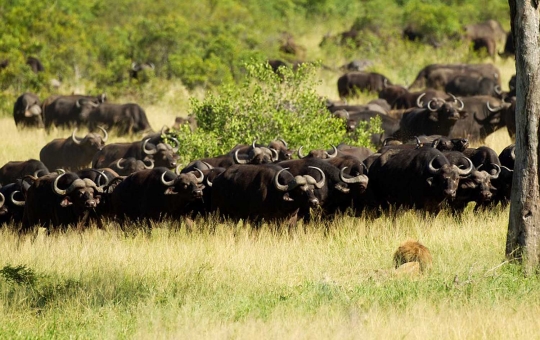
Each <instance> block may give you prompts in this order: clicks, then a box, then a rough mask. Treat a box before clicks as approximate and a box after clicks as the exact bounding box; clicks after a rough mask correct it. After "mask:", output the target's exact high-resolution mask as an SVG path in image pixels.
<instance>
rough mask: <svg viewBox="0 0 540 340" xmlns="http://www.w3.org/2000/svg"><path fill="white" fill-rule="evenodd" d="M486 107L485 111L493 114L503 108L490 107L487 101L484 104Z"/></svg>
mask: <svg viewBox="0 0 540 340" xmlns="http://www.w3.org/2000/svg"><path fill="white" fill-rule="evenodd" d="M486 106H487V109H488V110H489V112H493V113H495V112H499V111H501V110H502V108H503V107H502V105H501V106H500V107H496V108H493V107H491V105H490V104H489V100H488V101H487V102H486Z"/></svg>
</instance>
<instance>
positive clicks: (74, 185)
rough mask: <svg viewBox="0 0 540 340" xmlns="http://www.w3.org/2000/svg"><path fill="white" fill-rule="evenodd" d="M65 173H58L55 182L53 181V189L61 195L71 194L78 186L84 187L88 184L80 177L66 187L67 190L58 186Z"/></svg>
mask: <svg viewBox="0 0 540 340" xmlns="http://www.w3.org/2000/svg"><path fill="white" fill-rule="evenodd" d="M64 175H65V173H64V174H61V175H58V176H57V177H56V178H55V179H54V182H53V190H54V192H55V193H56V194H58V195H60V196H64V195H66V194H70V193H71V192H72V191H73V190H75V189H77V188H84V187H85V186H86V183H85V182H84V181H83V180H82V179H80V178H78V179H76V180H74V181H73V183H71V185H70V186H69V187H68V188H67V189H65V190H62V189H60V188H58V180H59V179H60V178H61V177H62V176H64Z"/></svg>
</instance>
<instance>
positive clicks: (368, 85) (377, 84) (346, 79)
mask: <svg viewBox="0 0 540 340" xmlns="http://www.w3.org/2000/svg"><path fill="white" fill-rule="evenodd" d="M387 85H392V83H391V82H390V80H389V79H388V78H387V77H385V76H383V75H382V74H379V73H375V72H349V73H346V74H344V75H342V76H341V77H339V79H338V81H337V87H338V93H339V96H340V97H341V98H346V97H352V96H354V95H355V94H356V92H358V91H367V92H376V93H378V92H379V91H381V90H382V89H383V88H384V87H386V86H387Z"/></svg>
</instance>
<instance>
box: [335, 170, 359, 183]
mask: <svg viewBox="0 0 540 340" xmlns="http://www.w3.org/2000/svg"><path fill="white" fill-rule="evenodd" d="M345 169H347V167H343V168H341V170H340V171H339V179H340V180H341V181H342V182H345V183H349V184H350V183H360V182H362V178H361V177H362V176H365V175H358V176H356V177H351V178H346V177H345Z"/></svg>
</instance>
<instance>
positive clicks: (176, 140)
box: [171, 138, 180, 152]
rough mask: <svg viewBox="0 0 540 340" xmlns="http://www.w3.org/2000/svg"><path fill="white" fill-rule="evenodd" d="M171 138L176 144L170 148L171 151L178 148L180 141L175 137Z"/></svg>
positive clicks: (175, 150)
mask: <svg viewBox="0 0 540 340" xmlns="http://www.w3.org/2000/svg"><path fill="white" fill-rule="evenodd" d="M171 140H172V141H173V142H175V144H176V146H175V147H173V148H172V151H173V152H177V151H178V149H179V148H180V142H179V141H178V139H176V138H171Z"/></svg>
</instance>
